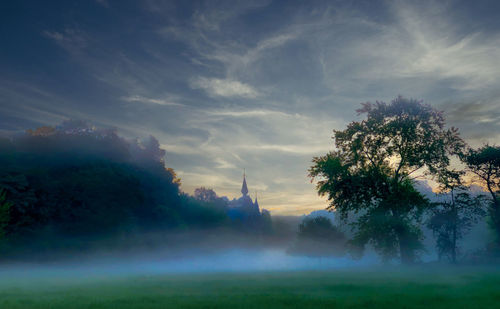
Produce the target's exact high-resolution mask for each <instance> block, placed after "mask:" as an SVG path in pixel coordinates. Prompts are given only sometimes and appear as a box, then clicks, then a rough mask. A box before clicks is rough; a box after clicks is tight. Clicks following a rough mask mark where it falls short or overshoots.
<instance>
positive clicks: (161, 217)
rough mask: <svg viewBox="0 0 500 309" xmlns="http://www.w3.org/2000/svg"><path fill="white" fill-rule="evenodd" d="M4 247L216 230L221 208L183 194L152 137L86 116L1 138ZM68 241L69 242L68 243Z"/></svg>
mask: <svg viewBox="0 0 500 309" xmlns="http://www.w3.org/2000/svg"><path fill="white" fill-rule="evenodd" d="M0 149H1V151H0V190H2V191H1V194H0V233H2V234H5V237H4V238H5V239H7V240H8V243H5V242H4V249H5V248H8V247H9V246H10V248H14V247H15V248H21V247H33V248H35V249H36V248H38V249H40V248H41V247H43V248H44V249H50V248H55V247H68V246H69V247H71V246H76V247H78V246H82V242H83V243H90V242H91V240H92V239H97V238H100V239H102V238H105V237H114V236H118V235H126V234H128V233H132V232H147V231H154V230H158V229H189V228H199V227H210V226H217V225H219V224H222V223H223V222H224V220H226V219H227V218H226V216H225V213H224V212H223V211H221V209H220V208H217V207H212V206H213V205H211V204H210V203H211V202H209V201H200V200H198V199H196V198H193V197H191V196H188V195H186V194H183V193H181V192H180V191H179V184H180V182H179V179H177V178H176V175H175V173H174V172H173V170H172V169H169V168H166V167H165V165H164V161H163V157H164V155H165V152H164V151H163V150H162V149H160V148H159V143H158V141H157V140H156V139H155V138H154V137H150V138H149V139H147V140H146V141H139V140H130V141H129V140H126V139H124V138H121V137H120V136H118V135H117V133H116V132H115V131H114V130H104V129H96V128H94V127H91V126H89V125H88V124H86V123H84V122H80V121H68V122H65V123H63V124H62V125H61V126H58V127H55V128H53V127H42V128H39V129H37V130H34V131H28V132H27V133H26V134H21V135H19V136H16V137H13V138H10V139H3V140H1V141H0ZM62 238H64V240H62Z"/></svg>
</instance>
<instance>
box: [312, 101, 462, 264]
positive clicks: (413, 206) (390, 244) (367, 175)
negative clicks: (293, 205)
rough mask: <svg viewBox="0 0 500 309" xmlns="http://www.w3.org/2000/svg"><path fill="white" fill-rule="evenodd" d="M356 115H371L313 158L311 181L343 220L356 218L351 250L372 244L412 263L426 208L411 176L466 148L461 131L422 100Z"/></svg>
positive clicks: (427, 173) (432, 171) (431, 171)
mask: <svg viewBox="0 0 500 309" xmlns="http://www.w3.org/2000/svg"><path fill="white" fill-rule="evenodd" d="M357 112H358V114H366V115H367V118H366V119H364V120H362V121H354V122H351V123H350V124H349V125H348V126H347V128H346V129H345V130H343V131H340V130H335V131H334V137H333V139H334V141H335V146H336V147H337V150H336V151H332V152H330V153H328V154H326V155H325V156H321V157H315V158H314V159H313V165H312V166H311V168H310V169H309V176H310V177H311V178H312V179H313V180H315V179H319V181H318V183H317V190H318V193H319V194H320V195H327V196H328V200H329V201H330V206H329V209H332V210H333V209H335V210H336V212H337V213H338V214H340V216H341V219H342V220H346V219H347V217H348V215H349V213H357V214H358V215H359V218H358V219H357V220H356V221H355V222H354V223H353V227H354V229H355V235H354V238H353V240H352V241H351V244H352V245H354V246H355V247H357V248H359V250H360V251H361V252H362V250H363V248H364V246H365V245H366V244H367V243H371V244H373V245H374V247H375V249H376V250H377V251H378V252H379V253H380V254H381V255H382V256H383V257H384V258H386V259H389V258H392V257H395V256H397V255H398V254H399V257H400V258H401V261H402V262H403V263H411V262H413V261H414V259H415V254H416V251H418V250H420V249H423V246H422V244H421V239H422V234H421V230H420V228H419V224H418V223H419V221H420V219H421V214H422V212H423V210H424V209H425V208H426V207H427V206H428V205H429V204H428V201H427V199H426V198H425V197H424V196H422V194H421V193H419V192H418V191H417V190H416V189H415V187H414V178H415V177H417V176H419V177H433V176H434V175H437V174H438V173H439V172H440V171H441V170H443V169H445V168H446V167H447V166H448V165H449V161H450V159H449V156H450V155H451V154H454V153H457V152H458V151H459V150H460V149H461V148H462V147H463V145H464V143H463V142H462V140H461V139H460V138H459V135H458V130H457V129H455V128H451V129H445V128H444V127H445V120H444V117H443V114H442V112H440V111H437V110H435V109H434V108H432V107H431V106H430V105H427V104H423V103H422V102H421V101H416V100H413V99H405V98H403V97H401V96H400V97H397V98H396V99H394V100H393V101H392V102H391V103H390V104H387V103H384V102H376V103H375V104H373V103H364V104H362V108H360V109H358V110H357Z"/></svg>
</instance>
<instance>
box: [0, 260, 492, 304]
mask: <svg viewBox="0 0 500 309" xmlns="http://www.w3.org/2000/svg"><path fill="white" fill-rule="evenodd" d="M25 280H26V279H19V278H17V279H16V278H5V277H4V278H0V308H2V309H10V308H12V309H15V308H51V309H58V308H64V309H67V308H95V309H97V308H123V309H127V308H426V309H428V308H474V309H478V308H488V309H493V308H500V270H498V269H495V268H493V269H491V268H490V269H485V268H482V269H480V268H474V269H472V268H466V269H463V268H447V269H439V268H433V269H420V268H415V269H410V270H405V271H397V270H383V269H382V270H378V271H369V270H363V271H361V270H356V271H348V270H341V271H325V272H275V273H239V274H197V275H192V274H191V275H157V276H135V277H114V278H91V279H90V278H86V279H83V278H79V279H71V278H65V279H57V278H38V279H36V280H31V281H30V282H29V283H27V282H25Z"/></svg>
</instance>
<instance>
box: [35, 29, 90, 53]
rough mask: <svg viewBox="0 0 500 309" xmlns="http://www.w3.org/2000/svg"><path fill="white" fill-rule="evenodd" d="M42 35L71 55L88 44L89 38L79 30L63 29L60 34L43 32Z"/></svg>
mask: <svg viewBox="0 0 500 309" xmlns="http://www.w3.org/2000/svg"><path fill="white" fill-rule="evenodd" d="M42 34H43V35H44V36H45V37H47V38H49V39H51V40H53V41H54V42H55V43H57V45H59V46H60V47H62V48H64V49H65V50H67V51H68V52H72V53H77V52H80V51H81V50H83V49H85V48H86V47H87V46H88V44H89V36H88V35H87V34H86V33H85V32H83V31H81V30H79V29H73V28H65V29H64V30H63V31H60V32H58V31H49V30H45V31H43V32H42Z"/></svg>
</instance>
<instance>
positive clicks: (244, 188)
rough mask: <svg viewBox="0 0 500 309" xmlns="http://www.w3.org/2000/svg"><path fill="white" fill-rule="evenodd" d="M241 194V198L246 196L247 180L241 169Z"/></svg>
mask: <svg viewBox="0 0 500 309" xmlns="http://www.w3.org/2000/svg"><path fill="white" fill-rule="evenodd" d="M241 193H242V194H243V196H246V195H247V194H248V187H247V180H246V177H245V169H243V185H242V186H241Z"/></svg>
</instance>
